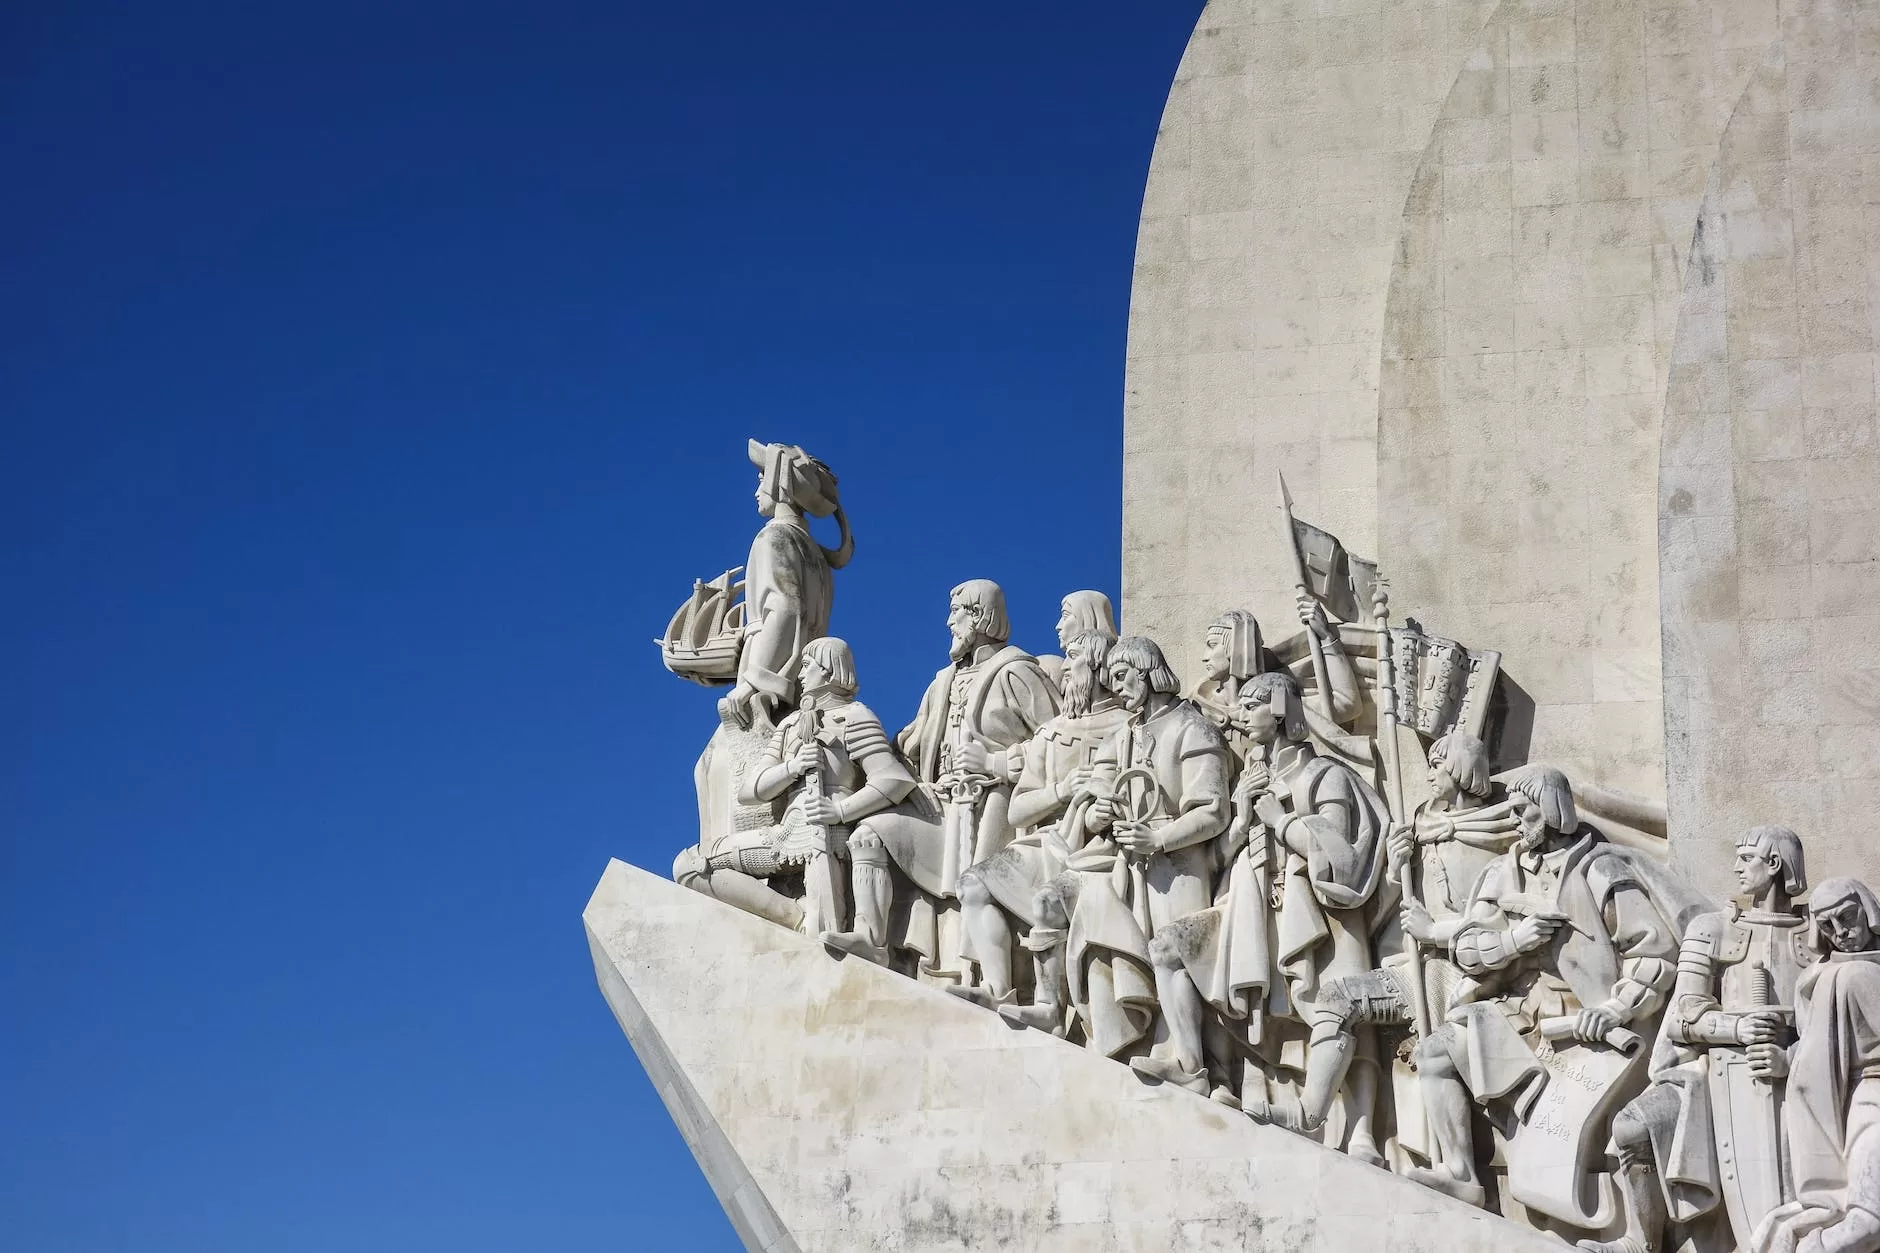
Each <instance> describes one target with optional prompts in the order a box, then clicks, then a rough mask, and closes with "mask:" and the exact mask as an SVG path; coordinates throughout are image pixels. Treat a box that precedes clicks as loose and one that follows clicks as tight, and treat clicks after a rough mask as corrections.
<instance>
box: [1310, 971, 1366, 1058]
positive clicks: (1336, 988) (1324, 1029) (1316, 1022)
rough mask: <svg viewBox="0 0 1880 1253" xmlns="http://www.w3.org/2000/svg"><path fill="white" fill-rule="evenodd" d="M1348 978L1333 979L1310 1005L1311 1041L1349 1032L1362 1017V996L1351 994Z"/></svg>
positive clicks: (1316, 1041)
mask: <svg viewBox="0 0 1880 1253" xmlns="http://www.w3.org/2000/svg"><path fill="white" fill-rule="evenodd" d="M1352 991H1353V990H1352V987H1351V981H1350V980H1349V979H1334V980H1332V981H1331V982H1330V983H1328V984H1326V985H1325V987H1324V988H1323V989H1322V990H1321V991H1320V992H1319V999H1318V1003H1317V1004H1316V1005H1314V1006H1313V1007H1312V1043H1314V1044H1318V1043H1320V1042H1321V1041H1324V1040H1329V1039H1334V1038H1336V1037H1338V1036H1341V1035H1349V1034H1351V1032H1352V1030H1353V1028H1355V1027H1357V1026H1358V1024H1359V1022H1360V1020H1361V1019H1362V1018H1363V1005H1364V1002H1363V1000H1362V998H1360V997H1357V996H1354V995H1352Z"/></svg>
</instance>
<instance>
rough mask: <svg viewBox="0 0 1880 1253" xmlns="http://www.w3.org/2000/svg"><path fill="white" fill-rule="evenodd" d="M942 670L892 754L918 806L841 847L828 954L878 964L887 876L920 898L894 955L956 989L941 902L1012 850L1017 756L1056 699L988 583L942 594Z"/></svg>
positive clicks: (949, 923) (956, 943)
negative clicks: (947, 641) (972, 871)
mask: <svg viewBox="0 0 1880 1253" xmlns="http://www.w3.org/2000/svg"><path fill="white" fill-rule="evenodd" d="M947 629H948V631H949V633H950V634H951V636H952V646H951V648H950V650H949V651H950V655H951V658H952V660H951V662H950V663H949V664H948V665H947V667H946V668H945V669H943V670H941V671H940V672H939V674H937V675H935V676H934V680H933V682H932V683H931V684H929V685H928V688H927V692H926V695H924V696H923V697H922V698H921V703H920V711H919V713H917V714H916V715H915V717H914V721H913V722H912V723H910V724H909V725H908V726H907V727H905V728H904V729H903V730H902V731H901V733H900V735H898V736H897V737H896V741H895V742H896V745H897V746H898V747H899V748H900V750H901V751H902V753H903V754H905V756H906V757H907V759H908V761H909V762H910V763H912V764H913V765H914V768H915V776H916V778H917V779H918V780H919V781H920V783H921V785H922V787H921V789H920V792H919V793H918V796H919V801H920V803H919V804H917V805H911V806H910V805H903V806H900V807H897V809H896V810H894V811H893V812H891V813H888V814H884V815H881V816H880V817H879V818H877V819H876V820H874V821H871V822H869V823H867V824H865V825H864V827H863V828H862V829H860V830H858V831H856V832H855V833H854V835H853V836H852V837H851V838H850V840H849V849H850V853H851V864H852V873H853V876H854V888H855V891H854V896H855V929H854V931H853V932H847V933H831V934H830V935H829V936H827V937H825V938H826V939H827V940H828V941H829V943H830V944H832V945H833V946H835V947H837V948H841V949H845V950H847V951H850V952H857V953H863V954H865V955H868V956H870V957H873V958H876V959H880V958H881V957H882V956H884V954H883V953H882V951H881V949H882V946H883V944H884V942H886V940H887V938H888V929H889V921H890V919H889V909H890V905H891V902H892V898H893V892H892V888H891V883H890V880H889V871H888V866H889V864H890V863H892V864H893V865H894V866H895V867H898V868H899V869H900V871H901V872H902V873H903V874H904V875H905V876H906V878H907V879H908V880H909V881H910V882H911V884H912V885H913V886H914V887H916V888H918V889H919V890H920V893H921V896H920V897H919V898H918V899H916V900H915V901H913V902H912V907H911V908H910V909H909V910H907V911H904V912H905V913H906V916H907V921H906V923H905V924H904V925H903V926H901V927H899V928H897V929H898V930H900V931H901V933H902V934H900V935H899V936H897V937H895V938H894V940H893V943H894V945H895V946H897V947H905V948H908V949H911V950H913V951H915V952H917V953H919V954H920V955H921V957H922V958H923V960H924V962H925V964H926V966H927V969H928V970H929V971H930V972H933V973H937V974H940V975H943V976H947V977H951V978H957V979H960V980H962V981H964V980H965V979H966V977H967V974H968V972H967V971H966V970H965V969H964V966H963V962H962V956H963V955H962V952H961V949H962V941H961V938H960V936H959V935H958V934H957V913H955V912H953V911H952V910H951V909H950V908H948V907H947V906H942V907H941V908H942V909H944V910H945V911H946V912H943V913H940V914H938V916H936V902H947V903H949V904H950V902H952V901H953V900H954V899H955V898H956V896H957V893H958V888H959V878H960V872H961V871H962V870H964V869H966V868H967V867H968V866H971V865H973V864H974V863H976V862H980V861H984V860H986V859H987V858H989V857H991V856H992V855H993V854H994V853H997V852H998V851H999V850H1000V849H1002V848H1004V847H1005V846H1006V845H1007V844H1010V843H1011V842H1012V837H1013V835H1014V831H1013V827H1012V822H1011V819H1010V816H1009V814H1008V812H1007V810H1008V807H1009V805H1010V802H1011V795H1012V785H1013V783H1014V782H1016V781H1017V779H1018V776H1019V772H1020V770H1021V769H1022V768H1023V766H1024V753H1023V752H1022V751H1021V746H1022V745H1023V744H1024V743H1025V741H1027V740H1029V739H1030V738H1031V737H1032V736H1033V735H1034V734H1035V733H1036V732H1037V730H1038V728H1040V727H1041V726H1043V725H1044V724H1045V723H1047V722H1049V721H1050V720H1051V719H1052V718H1053V717H1054V716H1056V714H1057V693H1056V689H1054V688H1053V687H1052V686H1051V682H1050V680H1048V679H1047V678H1045V675H1044V672H1043V671H1042V670H1041V669H1039V667H1038V663H1037V660H1036V659H1035V658H1033V657H1032V656H1031V654H1030V653H1027V652H1025V651H1024V650H1023V649H1020V648H1015V647H1013V646H1012V645H1010V644H1008V643H1007V642H1006V641H1007V640H1008V639H1009V638H1010V636H1011V627H1010V625H1009V624H1008V622H1007V619H1006V615H1005V595H1004V593H1003V592H1001V591H1000V590H999V585H998V584H997V583H994V582H992V581H991V580H989V579H970V580H968V581H967V582H965V583H962V584H960V585H959V586H958V587H956V588H954V589H953V592H952V595H951V597H950V599H949V608H948V612H947Z"/></svg>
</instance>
